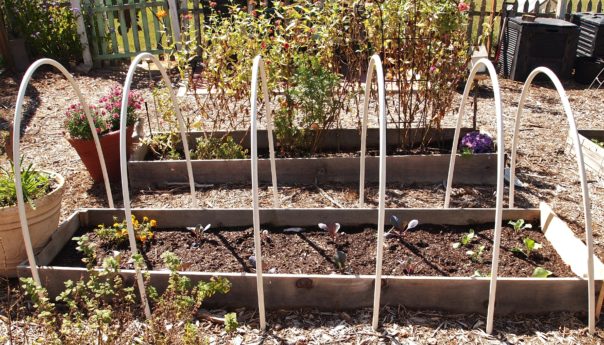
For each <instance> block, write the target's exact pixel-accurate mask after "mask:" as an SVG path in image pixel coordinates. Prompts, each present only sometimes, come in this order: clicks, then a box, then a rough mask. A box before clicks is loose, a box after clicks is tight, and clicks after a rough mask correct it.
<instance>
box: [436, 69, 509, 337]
mask: <svg viewBox="0 0 604 345" xmlns="http://www.w3.org/2000/svg"><path fill="white" fill-rule="evenodd" d="M481 66H485V67H486V68H487V71H488V73H489V77H490V79H491V83H492V84H493V93H494V98H495V117H496V122H497V192H496V197H495V200H496V201H495V233H494V240H493V259H492V265H491V282H490V286H489V304H488V309H487V325H486V331H487V333H489V334H491V333H492V332H493V316H494V315H495V297H496V293H497V271H498V269H499V249H500V244H501V222H502V218H503V217H502V214H503V170H504V154H505V147H504V137H503V113H502V111H501V109H502V107H501V90H500V88H499V79H497V72H496V71H495V67H494V66H493V64H492V63H491V61H489V60H488V59H480V60H478V61H477V62H476V64H475V65H474V66H473V68H472V70H471V71H470V75H469V77H468V80H467V82H466V87H465V89H464V92H463V96H462V98H461V104H460V106H459V112H458V115H457V126H456V128H455V135H454V137H453V148H452V149H451V159H450V161H449V174H448V177H447V190H446V192H445V208H449V202H450V199H451V184H452V183H453V173H454V171H455V158H456V157H457V144H458V142H459V132H460V129H461V122H462V119H463V115H464V113H465V108H466V107H465V106H466V101H467V99H468V96H469V94H470V89H471V86H472V83H473V82H474V78H475V77H476V73H477V72H478V70H479V69H480V68H481ZM512 181H513V180H512Z"/></svg>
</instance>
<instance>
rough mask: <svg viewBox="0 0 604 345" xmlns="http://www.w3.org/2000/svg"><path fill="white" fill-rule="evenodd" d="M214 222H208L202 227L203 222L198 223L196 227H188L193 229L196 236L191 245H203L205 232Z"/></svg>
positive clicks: (190, 229)
mask: <svg viewBox="0 0 604 345" xmlns="http://www.w3.org/2000/svg"><path fill="white" fill-rule="evenodd" d="M211 226H212V224H208V225H206V226H205V227H203V228H202V227H201V224H197V225H196V226H195V227H192V226H191V227H187V230H189V231H191V233H192V234H193V236H195V242H194V243H193V244H192V245H191V247H193V248H196V247H199V246H200V245H201V241H203V234H204V233H205V232H206V231H208V230H209V229H210V227H211Z"/></svg>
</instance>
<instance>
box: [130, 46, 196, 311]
mask: <svg viewBox="0 0 604 345" xmlns="http://www.w3.org/2000/svg"><path fill="white" fill-rule="evenodd" d="M143 59H150V60H152V61H153V63H155V64H156V65H157V67H158V68H159V71H160V73H161V75H162V78H163V80H164V83H166V86H167V87H168V88H169V89H170V99H171V100H172V107H173V109H174V114H176V118H177V120H178V128H179V130H180V137H181V139H182V143H183V148H184V150H185V158H186V160H187V172H188V175H189V187H190V189H191V203H192V206H193V207H197V197H196V195H195V181H194V180H193V168H192V167H191V157H190V154H189V143H188V141H187V136H186V134H185V124H184V121H183V118H182V115H181V113H180V109H179V107H177V106H176V105H177V104H178V103H177V100H176V96H175V95H174V90H172V88H171V87H170V85H171V82H170V78H169V77H168V74H167V73H166V69H165V68H164V67H163V66H162V64H161V62H160V61H159V59H158V58H157V57H155V56H154V55H152V54H150V53H141V54H139V55H137V56H136V57H135V58H134V60H132V63H131V64H130V68H129V69H128V74H127V75H126V81H124V87H123V93H122V108H121V112H120V133H126V122H127V118H128V116H127V113H128V93H129V92H130V85H131V84H132V78H133V77H134V72H135V71H136V67H137V66H138V64H139V63H140V62H141V60H143ZM120 171H121V174H122V195H123V199H124V212H125V217H126V226H127V228H128V240H129V242H130V250H131V252H132V255H136V254H137V253H138V250H137V248H136V238H135V235H134V226H133V224H132V211H131V209H130V189H129V186H128V162H127V160H126V136H124V135H120ZM137 266H138V265H137ZM136 280H137V285H138V290H139V293H140V296H141V303H142V304H143V308H144V310H145V316H146V317H147V318H149V317H151V310H150V308H149V301H148V300H147V295H146V293H145V285H144V281H143V275H142V273H141V271H140V267H136Z"/></svg>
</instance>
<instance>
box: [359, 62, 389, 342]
mask: <svg viewBox="0 0 604 345" xmlns="http://www.w3.org/2000/svg"><path fill="white" fill-rule="evenodd" d="M374 70H375V71H376V74H377V84H378V106H379V113H378V116H379V124H380V158H379V164H380V168H379V188H378V198H379V203H378V238H377V249H376V257H375V284H374V291H373V319H372V323H371V324H372V327H373V329H374V330H377V328H378V323H379V316H380V297H381V293H382V259H383V256H384V217H385V213H386V202H385V200H386V92H385V88H384V71H383V68H382V60H381V59H380V56H379V55H377V54H376V55H373V56H372V57H371V60H369V67H368V69H367V79H366V80H365V100H364V105H363V128H362V133H361V167H360V169H361V176H360V182H359V183H360V185H359V207H363V201H364V200H363V198H364V197H363V195H364V193H363V192H364V188H365V186H364V182H365V146H366V139H367V138H366V137H367V117H368V114H367V113H368V111H369V97H370V96H371V82H372V81H373V72H374Z"/></svg>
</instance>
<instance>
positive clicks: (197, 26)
mask: <svg viewBox="0 0 604 345" xmlns="http://www.w3.org/2000/svg"><path fill="white" fill-rule="evenodd" d="M203 16H204V14H203V12H201V8H200V6H199V0H193V25H194V30H195V40H196V41H197V56H201V53H202V52H201V47H202V45H201V43H202V41H201V40H202V35H203V32H202V29H201V28H202V26H201V19H200V17H203ZM204 22H205V18H204Z"/></svg>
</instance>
